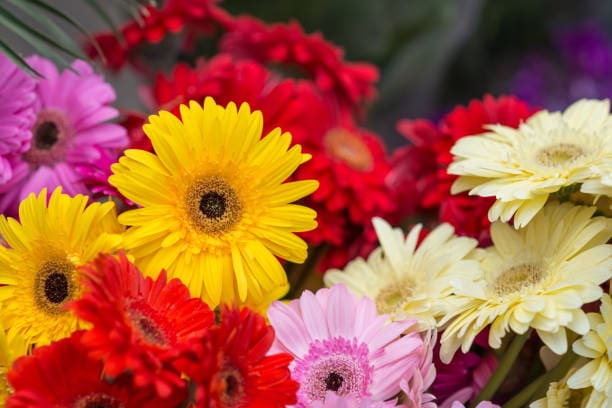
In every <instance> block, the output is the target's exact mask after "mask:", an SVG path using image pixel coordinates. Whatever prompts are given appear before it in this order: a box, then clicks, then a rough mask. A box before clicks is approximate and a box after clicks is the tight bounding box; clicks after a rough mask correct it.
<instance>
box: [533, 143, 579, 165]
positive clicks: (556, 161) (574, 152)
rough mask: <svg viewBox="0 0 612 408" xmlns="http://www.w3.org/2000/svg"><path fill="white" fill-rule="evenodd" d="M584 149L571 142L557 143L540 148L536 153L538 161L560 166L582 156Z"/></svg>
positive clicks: (543, 163)
mask: <svg viewBox="0 0 612 408" xmlns="http://www.w3.org/2000/svg"><path fill="white" fill-rule="evenodd" d="M584 154H585V151H584V150H583V149H582V148H581V147H580V146H577V145H575V144H572V143H559V144H554V145H550V146H546V147H543V148H541V149H540V150H538V151H537V153H536V160H537V161H538V163H540V164H542V165H544V166H547V167H560V166H563V165H565V164H568V163H571V162H573V161H575V160H576V159H577V158H579V157H581V156H583V155H584Z"/></svg>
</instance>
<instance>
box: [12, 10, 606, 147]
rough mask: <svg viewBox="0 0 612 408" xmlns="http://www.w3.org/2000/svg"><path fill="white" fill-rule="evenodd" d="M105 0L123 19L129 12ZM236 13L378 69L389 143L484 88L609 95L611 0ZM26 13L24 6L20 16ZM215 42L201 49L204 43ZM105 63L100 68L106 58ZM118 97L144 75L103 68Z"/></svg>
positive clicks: (379, 118) (123, 100)
mask: <svg viewBox="0 0 612 408" xmlns="http://www.w3.org/2000/svg"><path fill="white" fill-rule="evenodd" d="M52 3H53V5H54V6H56V7H58V8H59V9H61V10H63V11H65V12H66V13H67V14H70V15H72V16H74V17H75V18H76V19H78V20H79V21H80V22H81V24H83V26H85V27H86V28H87V29H88V30H91V31H97V30H108V27H107V26H106V25H105V23H104V22H103V21H100V18H99V16H98V15H96V13H94V12H92V10H91V8H89V7H87V5H86V4H84V3H86V2H84V1H83V2H81V1H74V0H55V1H53V2H52ZM117 3H118V2H112V1H109V2H108V3H105V4H108V9H107V10H106V11H107V12H108V14H109V15H110V16H111V17H112V18H113V19H114V20H115V21H116V22H117V23H118V24H120V23H121V22H122V21H125V20H126V19H127V18H128V16H127V15H124V13H122V10H121V8H120V7H111V5H114V4H117ZM221 4H222V5H223V6H224V7H225V8H226V9H227V10H228V11H230V12H231V13H232V14H236V15H237V14H243V13H249V14H252V15H255V16H257V17H259V18H261V19H263V20H266V21H268V22H275V21H289V20H292V19H294V20H297V21H299V22H300V23H301V24H302V25H303V26H304V28H305V30H306V31H307V32H314V31H320V32H322V33H323V35H324V36H325V38H326V39H328V40H330V41H332V42H334V43H335V44H337V45H338V46H340V47H342V48H343V49H344V51H345V53H346V58H347V59H348V60H350V61H368V62H371V63H373V64H375V65H376V66H378V68H379V69H380V74H381V75H380V78H381V79H380V81H379V83H378V89H379V97H378V98H377V99H376V100H375V101H374V103H373V104H372V105H371V106H370V107H369V112H368V119H367V120H368V123H366V126H367V127H369V128H371V129H372V130H374V131H376V132H378V133H379V134H381V135H382V136H383V137H384V138H385V140H386V141H387V143H388V145H389V147H390V148H392V147H394V146H396V145H397V144H399V143H404V139H402V138H401V137H400V136H399V135H398V134H397V132H396V131H395V123H396V121H397V120H398V119H399V118H419V117H426V118H431V119H436V118H437V117H439V116H441V115H442V114H444V113H445V112H447V111H448V110H450V109H451V108H452V107H453V106H454V105H455V104H458V103H461V104H465V103H467V102H469V100H470V99H473V98H481V97H482V95H483V94H485V93H491V94H493V95H500V94H508V93H512V94H516V95H517V96H519V97H521V98H523V99H525V100H526V101H528V102H530V103H532V104H534V105H538V106H542V107H545V108H547V109H560V108H563V107H564V106H565V105H567V104H568V102H569V101H572V100H575V99H578V98H580V97H596V98H603V97H609V96H611V95H612V35H611V33H612V30H610V27H612V2H608V1H605V0H587V1H580V2H577V1H573V0H557V1H532V0H513V1H504V0H361V1H355V0H309V1H286V0H258V1H249V0H226V1H224V2H222V3H221ZM24 18H25V19H27V16H25V17H24ZM0 35H2V38H4V39H6V41H7V42H9V43H10V44H11V45H13V44H15V45H16V48H17V49H18V50H19V52H20V53H22V54H23V55H28V54H30V53H32V52H33V50H32V49H30V48H29V47H28V45H27V44H25V43H24V42H22V41H20V40H19V38H17V37H16V36H14V35H13V34H11V33H7V32H6V30H1V31H0ZM178 43H179V42H178V41H173V39H172V38H167V39H165V40H164V42H163V43H162V44H161V46H151V47H150V49H149V50H145V54H146V53H147V52H148V54H146V55H147V57H148V58H149V59H150V62H151V64H152V65H154V66H155V68H156V69H160V70H168V69H170V67H171V66H172V64H173V62H174V61H176V59H177V58H178V59H181V55H180V54H179V46H178ZM211 51H214V50H206V49H204V50H203V51H202V52H203V53H206V52H211ZM101 69H102V68H101ZM107 75H108V77H109V80H110V81H111V82H112V83H113V84H114V85H115V87H116V89H117V92H118V94H119V98H118V100H119V105H120V106H122V107H127V108H136V109H141V108H142V101H141V98H140V96H139V88H140V86H141V84H140V82H139V81H141V80H142V79H141V78H140V77H139V76H138V75H136V74H135V73H134V72H133V71H130V70H123V71H121V73H120V74H111V73H107Z"/></svg>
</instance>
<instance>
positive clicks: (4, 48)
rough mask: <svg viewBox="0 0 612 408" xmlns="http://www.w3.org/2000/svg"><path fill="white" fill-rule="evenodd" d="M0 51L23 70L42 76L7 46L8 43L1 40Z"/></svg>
mask: <svg viewBox="0 0 612 408" xmlns="http://www.w3.org/2000/svg"><path fill="white" fill-rule="evenodd" d="M0 51H2V53H3V54H4V55H6V56H7V58H9V59H10V60H11V61H13V62H14V63H15V65H17V66H18V67H19V68H21V69H23V70H24V71H29V72H31V73H33V74H34V75H36V76H39V77H41V78H42V75H41V74H40V72H38V71H36V70H35V69H34V68H32V67H31V66H30V64H28V63H27V62H26V60H24V59H23V58H22V57H21V56H20V55H19V54H17V53H16V52H15V51H14V50H13V49H12V48H11V47H9V46H8V44H6V43H5V42H4V41H2V40H0Z"/></svg>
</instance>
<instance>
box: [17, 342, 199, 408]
mask: <svg viewBox="0 0 612 408" xmlns="http://www.w3.org/2000/svg"><path fill="white" fill-rule="evenodd" d="M82 335H83V332H82V331H79V332H75V333H74V334H73V335H72V336H71V337H70V338H67V339H62V340H60V341H57V342H55V343H52V344H51V345H49V346H43V347H37V348H36V349H35V350H34V352H33V355H31V356H26V357H21V358H19V359H18V360H17V361H15V363H14V365H13V369H12V370H11V371H9V373H8V380H9V383H10V384H11V386H12V387H13V389H14V394H13V395H12V396H10V397H9V398H8V399H7V401H6V407H7V408H31V407H36V408H64V407H65V408H68V407H100V408H116V407H125V408H141V407H149V408H168V407H176V406H178V404H179V403H181V401H183V400H185V399H186V397H187V395H186V393H185V392H183V391H179V390H176V389H175V390H173V392H172V393H171V394H170V395H168V397H167V398H159V397H158V396H157V394H156V392H155V389H154V388H153V387H144V388H134V387H133V386H132V385H131V380H130V379H129V378H128V377H127V376H121V377H118V378H114V379H113V380H112V382H109V381H106V380H105V378H104V377H103V375H102V363H101V362H100V361H99V360H95V359H92V358H91V357H90V356H89V355H88V350H87V349H86V348H85V347H84V346H83V344H82V343H81V340H82Z"/></svg>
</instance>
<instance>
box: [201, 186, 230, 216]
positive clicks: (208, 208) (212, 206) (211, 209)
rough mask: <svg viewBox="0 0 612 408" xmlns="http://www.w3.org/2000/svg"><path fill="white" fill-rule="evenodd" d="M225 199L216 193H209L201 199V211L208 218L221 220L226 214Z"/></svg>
mask: <svg viewBox="0 0 612 408" xmlns="http://www.w3.org/2000/svg"><path fill="white" fill-rule="evenodd" d="M226 206H227V203H226V201H225V197H224V196H223V195H221V194H219V193H217V192H216V191H209V192H207V193H205V194H204V195H202V198H201V199H200V211H202V214H204V216H205V217H208V218H215V219H216V218H221V217H223V214H225V208H226Z"/></svg>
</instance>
